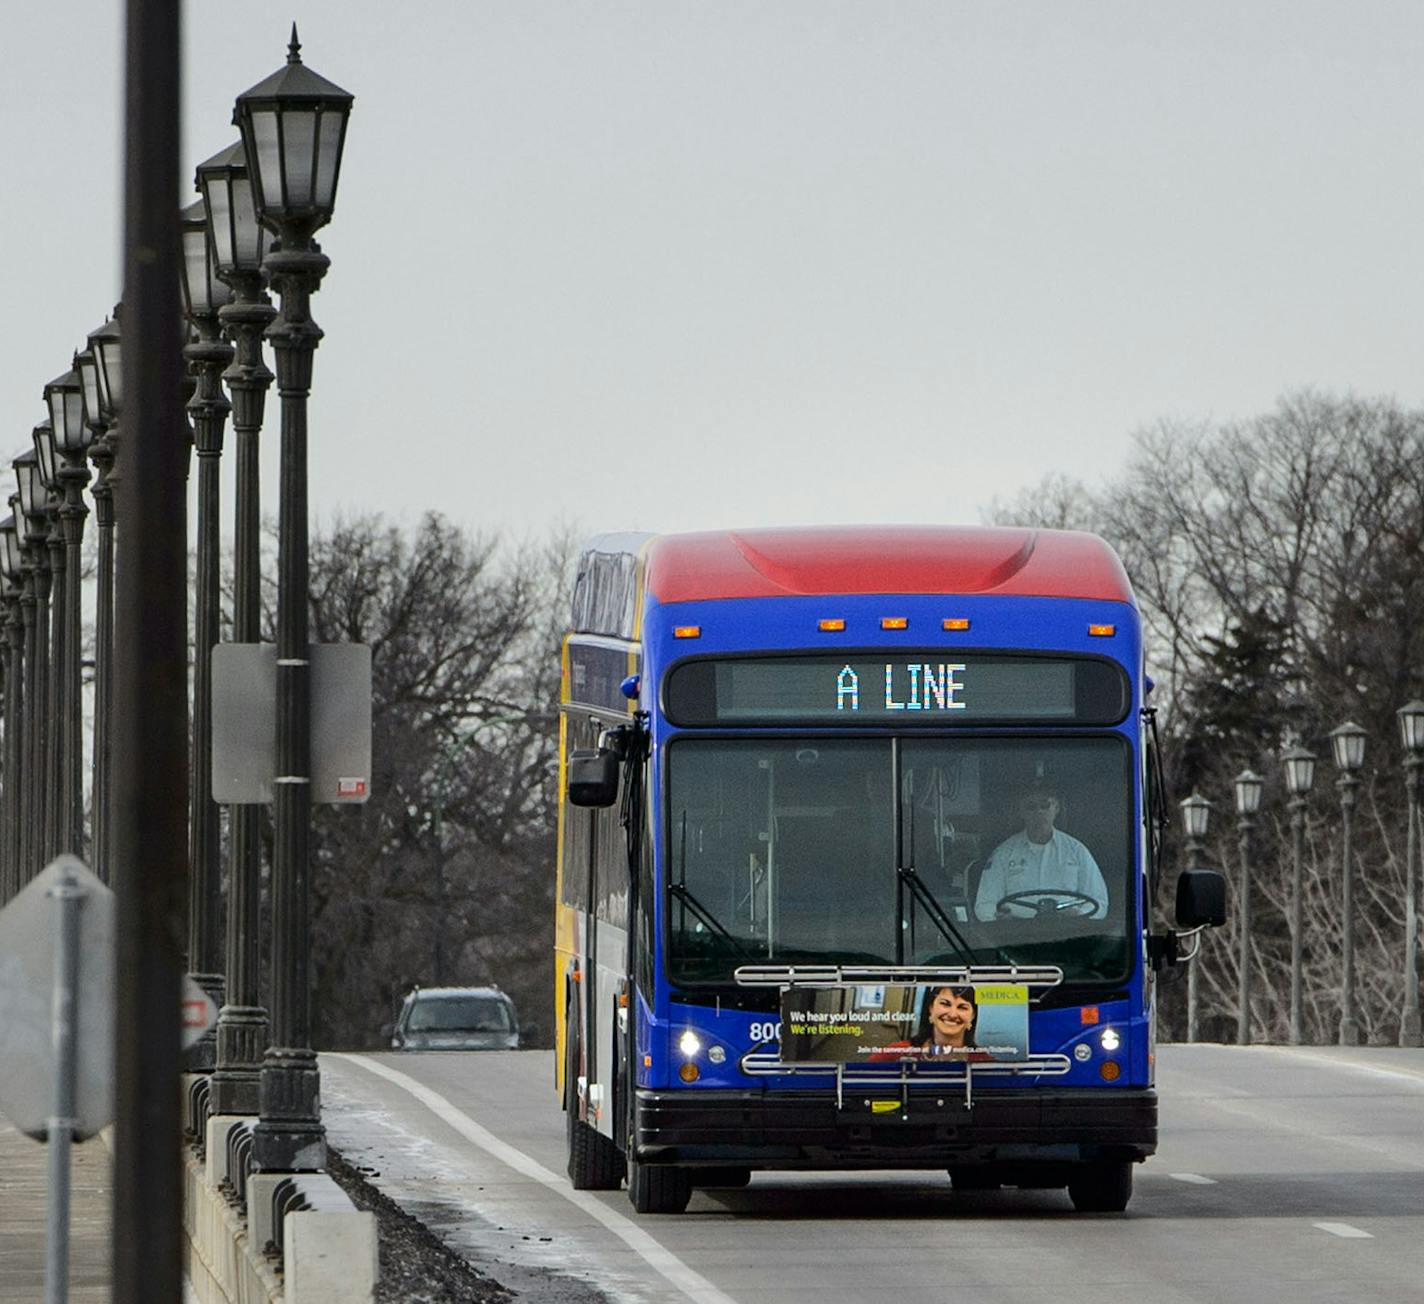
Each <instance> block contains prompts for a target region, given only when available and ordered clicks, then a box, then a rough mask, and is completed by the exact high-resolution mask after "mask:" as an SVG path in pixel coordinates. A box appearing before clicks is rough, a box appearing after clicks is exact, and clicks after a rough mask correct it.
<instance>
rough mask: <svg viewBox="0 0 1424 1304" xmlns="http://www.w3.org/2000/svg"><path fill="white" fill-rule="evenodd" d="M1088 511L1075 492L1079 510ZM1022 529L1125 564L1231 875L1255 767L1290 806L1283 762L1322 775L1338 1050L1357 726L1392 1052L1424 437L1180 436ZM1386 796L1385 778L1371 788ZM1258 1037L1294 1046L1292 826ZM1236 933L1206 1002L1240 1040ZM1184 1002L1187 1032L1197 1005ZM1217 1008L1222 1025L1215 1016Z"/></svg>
mask: <svg viewBox="0 0 1424 1304" xmlns="http://www.w3.org/2000/svg"><path fill="white" fill-rule="evenodd" d="M1069 490H1071V492H1069ZM993 515H994V517H995V519H998V520H1000V521H1008V520H1011V519H1012V520H1016V521H1017V522H1018V523H1022V524H1029V525H1039V526H1057V525H1064V524H1067V525H1074V526H1078V527H1080V528H1082V527H1083V526H1086V528H1089V529H1093V530H1095V531H1096V532H1097V533H1099V534H1101V535H1103V536H1104V537H1105V538H1107V539H1108V540H1109V541H1110V542H1111V543H1113V544H1114V546H1115V547H1116V548H1117V549H1118V551H1119V552H1120V553H1121V555H1122V557H1123V560H1124V564H1125V565H1126V567H1127V570H1128V574H1129V575H1130V576H1131V578H1132V582H1133V585H1134V588H1135V591H1136V593H1137V596H1138V599H1139V603H1140V605H1141V608H1142V613H1143V622H1144V628H1145V631H1146V637H1147V648H1148V661H1149V667H1150V669H1151V673H1152V674H1153V676H1154V678H1155V679H1156V680H1157V681H1158V684H1159V689H1160V690H1161V691H1160V692H1159V696H1158V699H1157V700H1158V701H1159V704H1160V706H1161V707H1162V714H1163V716H1164V719H1165V723H1166V726H1167V727H1166V730H1165V736H1166V742H1167V749H1168V753H1169V757H1168V760H1169V767H1168V769H1169V774H1170V775H1171V777H1172V778H1173V780H1174V783H1175V788H1176V791H1175V794H1174V795H1175V796H1176V797H1179V798H1180V797H1183V796H1185V795H1186V793H1187V791H1188V790H1189V789H1190V787H1192V786H1200V787H1201V789H1202V791H1203V792H1204V793H1207V794H1208V795H1209V796H1211V797H1213V799H1214V800H1215V801H1216V803H1217V811H1218V814H1217V817H1216V826H1217V827H1216V829H1215V830H1214V832H1215V833H1216V835H1217V840H1216V843H1215V846H1214V850H1215V854H1216V856H1217V859H1218V861H1219V863H1221V864H1222V865H1223V866H1225V867H1227V868H1228V869H1229V870H1230V871H1231V878H1232V881H1233V891H1234V890H1235V882H1234V880H1235V873H1236V871H1235V866H1236V861H1237V852H1236V845H1235V832H1234V822H1233V819H1232V804H1231V778H1232V776H1233V775H1234V774H1235V773H1236V772H1237V771H1238V770H1240V769H1241V768H1243V767H1246V766H1250V767H1252V768H1254V769H1256V770H1258V771H1259V772H1261V773H1262V774H1264V775H1266V776H1267V777H1268V780H1269V781H1270V786H1269V787H1268V790H1267V793H1268V806H1267V811H1268V812H1270V811H1272V810H1278V809H1279V805H1276V806H1274V807H1273V806H1272V805H1271V804H1270V798H1271V797H1272V795H1275V796H1279V795H1280V794H1279V779H1278V769H1279V767H1278V764H1277V761H1276V756H1277V754H1278V752H1279V750H1280V749H1281V747H1282V746H1284V745H1288V744H1290V743H1293V742H1302V743H1304V744H1305V745H1306V746H1309V747H1311V748H1312V750H1314V751H1315V752H1316V753H1317V755H1318V756H1320V758H1321V761H1322V765H1321V767H1320V770H1319V771H1318V778H1317V782H1316V791H1315V792H1314V793H1313V794H1312V797H1311V804H1310V837H1309V841H1308V848H1307V855H1306V869H1305V876H1306V885H1305V889H1304V898H1305V919H1306V922H1305V925H1304V937H1303V941H1304V947H1305V954H1306V957H1307V961H1306V981H1305V991H1306V1006H1307V1011H1308V1019H1309V1022H1310V1029H1311V1032H1312V1034H1313V1036H1314V1037H1315V1038H1316V1039H1329V1038H1330V1037H1332V1036H1333V1029H1334V1026H1335V1022H1336V1021H1337V1019H1338V1002H1339V988H1340V972H1339V953H1340V936H1339V921H1340V895H1341V878H1342V865H1341V858H1340V857H1341V848H1340V845H1339V815H1338V809H1339V808H1338V803H1337V798H1336V795H1335V794H1334V792H1333V791H1332V790H1331V785H1330V776H1331V767H1330V764H1329V756H1330V748H1329V743H1328V739H1327V737H1326V735H1327V734H1328V732H1329V731H1330V729H1332V728H1333V727H1334V726H1335V725H1338V724H1340V723H1342V722H1343V721H1344V720H1346V719H1347V718H1348V719H1354V720H1356V721H1357V722H1358V723H1360V724H1361V725H1363V726H1364V727H1365V728H1366V729H1367V730H1368V732H1369V734H1370V737H1371V740H1372V742H1371V760H1372V762H1373V777H1372V778H1370V779H1369V781H1368V782H1367V786H1366V787H1365V789H1364V790H1363V792H1362V798H1361V805H1360V808H1359V812H1358V816H1357V826H1358V831H1357V837H1356V862H1357V878H1356V883H1357V918H1358V929H1359V931H1358V935H1357V937H1356V971H1357V975H1358V990H1357V1002H1358V1005H1359V1014H1360V1019H1361V1022H1362V1025H1363V1027H1364V1029H1365V1031H1366V1032H1367V1034H1369V1035H1371V1036H1373V1037H1375V1038H1377V1039H1378V1038H1387V1037H1390V1036H1392V1034H1393V1031H1394V1026H1395V1024H1394V1021H1395V1019H1396V1016H1397V1010H1398V1005H1399V992H1400V984H1401V981H1402V978H1401V968H1400V967H1401V961H1402V949H1403V944H1402V936H1403V908H1402V897H1403V882H1404V871H1403V865H1402V861H1403V847H1402V842H1403V832H1404V828H1405V815H1404V811H1403V800H1402V789H1403V784H1402V781H1401V780H1400V769H1399V765H1400V760H1401V757H1400V747H1399V743H1398V740H1397V737H1396V729H1395V722H1394V712H1395V709H1396V708H1397V707H1398V706H1399V705H1400V704H1401V703H1402V702H1404V701H1405V700H1407V699H1408V698H1410V697H1416V696H1420V695H1421V691H1422V690H1424V622H1420V621H1419V620H1418V619H1417V612H1418V611H1419V610H1420V602H1421V599H1424V415H1421V414H1419V413H1414V412H1407V411H1404V410H1402V409H1401V408H1399V407H1398V406H1397V405H1396V404H1394V403H1392V402H1389V401H1384V400H1364V399H1359V398H1355V397H1345V398H1336V397H1330V396H1325V395H1320V394H1316V393H1311V392H1304V393H1298V394H1292V395H1288V396H1286V397H1285V398H1283V399H1282V400H1281V402H1280V403H1279V404H1278V405H1277V407H1276V409H1275V410H1274V411H1272V412H1270V413H1267V414H1265V415H1263V416H1260V417H1257V418H1254V419H1252V420H1248V421H1243V422H1232V423H1228V424H1225V425H1220V426H1213V425H1210V424H1206V423H1196V424H1189V423H1161V424H1159V425H1157V426H1154V427H1151V428H1149V429H1146V430H1143V431H1141V432H1139V433H1138V435H1137V436H1136V438H1135V441H1134V451H1133V454H1132V456H1131V458H1130V460H1129V462H1128V464H1127V466H1126V467H1125V468H1124V470H1123V471H1122V473H1121V474H1120V475H1119V476H1118V477H1117V478H1115V479H1114V480H1113V481H1111V482H1110V483H1108V484H1107V485H1105V486H1104V487H1103V488H1102V489H1100V490H1097V491H1093V492H1088V491H1086V490H1084V489H1083V488H1082V487H1081V486H1071V485H1069V486H1066V487H1065V482H1063V481H1062V480H1061V478H1060V479H1050V480H1049V481H1046V482H1045V483H1044V485H1043V486H1042V487H1041V489H1035V490H1031V491H1029V492H1028V493H1026V494H1023V495H1021V496H1020V497H1019V498H1018V499H1016V500H1014V501H1013V502H1012V503H1009V504H996V506H995V508H994V513H993ZM1367 777H1368V776H1367ZM1252 865H1253V870H1252V891H1253V895H1256V900H1255V906H1256V908H1255V910H1254V911H1253V928H1252V933H1253V936H1252V939H1251V944H1252V964H1253V973H1254V974H1255V975H1257V980H1256V982H1255V984H1254V987H1255V991H1256V996H1257V999H1256V1000H1253V1020H1254V1023H1255V1026H1256V1029H1257V1035H1261V1034H1262V1033H1270V1034H1271V1035H1274V1036H1277V1037H1279V1036H1281V1035H1283V1033H1284V1031H1285V1029H1286V1026H1287V1025H1286V1019H1287V1013H1286V1012H1287V1010H1288V993H1289V956H1290V931H1289V925H1288V920H1289V917H1290V901H1289V894H1290V865H1289V838H1288V837H1287V836H1286V835H1285V832H1284V830H1283V829H1282V827H1281V821H1280V820H1279V819H1278V818H1276V817H1275V816H1274V815H1268V817H1267V818H1265V819H1263V821H1262V824H1261V827H1260V828H1259V829H1258V831H1257V835H1256V837H1255V839H1254V841H1253V852H1252ZM1235 927H1236V924H1235V922H1234V919H1233V921H1232V922H1231V923H1230V924H1229V925H1228V929H1227V930H1226V935H1225V936H1218V937H1216V938H1215V939H1213V940H1212V942H1211V943H1210V944H1209V945H1208V946H1207V947H1206V948H1205V949H1204V953H1203V958H1202V961H1201V979H1202V982H1201V987H1202V992H1203V999H1204V1000H1205V1001H1207V1002H1209V1003H1210V1007H1211V1009H1212V1011H1214V1012H1215V1014H1216V1015H1217V1016H1218V1017H1219V1018H1220V1019H1221V1020H1222V1021H1223V1026H1226V1023H1228V1022H1229V1025H1230V1026H1231V1027H1233V1028H1234V1025H1235V1021H1236V1014H1237V1012H1236V1008H1235V1002H1236V1000H1237V994H1236V993H1237V988H1236V978H1237V973H1236V965H1237V963H1238V961H1237V956H1238V954H1239V951H1238V943H1239V937H1238V938H1236V939H1235V940H1232V938H1231V937H1230V933H1231V930H1232V929H1234V928H1235ZM1166 991H1167V999H1166V1000H1165V1001H1164V1011H1165V1014H1166V1024H1167V1027H1168V1030H1169V1031H1170V1030H1172V1029H1173V1028H1175V1029H1177V1030H1180V1028H1181V1026H1182V1025H1181V1022H1180V1016H1181V1012H1180V1001H1179V990H1178V988H1177V987H1175V986H1172V985H1169V986H1168V987H1167V989H1166ZM1205 1008H1206V1007H1205V1006H1204V1009H1205Z"/></svg>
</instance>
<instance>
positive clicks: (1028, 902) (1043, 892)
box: [994, 887, 1102, 919]
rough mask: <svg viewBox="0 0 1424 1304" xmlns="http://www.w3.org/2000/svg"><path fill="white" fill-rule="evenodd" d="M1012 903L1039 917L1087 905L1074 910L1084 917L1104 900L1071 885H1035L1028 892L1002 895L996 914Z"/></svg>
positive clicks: (997, 903)
mask: <svg viewBox="0 0 1424 1304" xmlns="http://www.w3.org/2000/svg"><path fill="white" fill-rule="evenodd" d="M1012 905H1020V906H1027V907H1028V908H1029V909H1031V910H1032V911H1033V912H1034V914H1035V915H1036V916H1038V917H1039V918H1044V917H1045V916H1048V915H1054V914H1057V913H1058V912H1059V911H1061V910H1068V909H1070V908H1071V907H1073V906H1086V907H1087V909H1085V910H1074V911H1073V914H1074V916H1075V917H1076V918H1079V919H1082V918H1086V917H1087V916H1088V915H1091V914H1092V913H1093V912H1094V911H1095V910H1097V908H1098V907H1099V906H1100V905H1102V902H1101V901H1099V900H1098V898H1097V897H1095V896H1089V895H1088V893H1086V892H1079V891H1077V890H1076V889H1074V888H1071V887H1035V888H1029V889H1028V890H1027V891H1026V892H1010V893H1009V894H1008V895H1007V896H1001V897H1000V898H999V900H998V901H997V902H996V903H995V905H994V914H995V915H996V916H997V915H998V913H999V911H1000V910H1002V909H1003V908H1004V907H1005V906H1012Z"/></svg>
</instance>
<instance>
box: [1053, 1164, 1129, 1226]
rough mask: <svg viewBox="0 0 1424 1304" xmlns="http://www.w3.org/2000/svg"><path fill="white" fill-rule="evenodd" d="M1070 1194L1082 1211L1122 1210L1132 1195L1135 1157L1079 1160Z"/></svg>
mask: <svg viewBox="0 0 1424 1304" xmlns="http://www.w3.org/2000/svg"><path fill="white" fill-rule="evenodd" d="M1068 1198H1069V1199H1070V1200H1072V1201H1073V1207H1074V1208H1075V1209H1076V1210H1077V1211H1078V1212H1079V1213H1121V1212H1122V1211H1123V1210H1124V1209H1126V1208H1127V1202H1128V1201H1129V1200H1131V1199H1132V1163H1131V1161H1129V1160H1126V1159H1110V1160H1103V1161H1099V1162H1097V1163H1088V1164H1079V1165H1078V1166H1077V1169H1076V1171H1075V1172H1074V1174H1073V1176H1072V1177H1070V1178H1069V1179H1068Z"/></svg>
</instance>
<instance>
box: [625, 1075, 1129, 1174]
mask: <svg viewBox="0 0 1424 1304" xmlns="http://www.w3.org/2000/svg"><path fill="white" fill-rule="evenodd" d="M636 1127H637V1145H638V1158H639V1160H640V1162H644V1163H650V1164H692V1165H719V1164H721V1165H732V1166H745V1167H751V1168H779V1169H786V1168H842V1169H845V1168H954V1167H958V1166H980V1165H1001V1166H1006V1167H1009V1168H1013V1167H1015V1166H1023V1167H1024V1168H1025V1170H1026V1171H1027V1170H1029V1169H1032V1168H1033V1167H1034V1166H1035V1165H1050V1166H1051V1165H1054V1164H1072V1163H1082V1162H1091V1161H1095V1160H1110V1159H1116V1160H1141V1159H1145V1158H1146V1157H1147V1156H1148V1155H1150V1154H1152V1153H1153V1152H1154V1151H1155V1150H1156V1149H1157V1093H1156V1091H1154V1090H1153V1089H1152V1088H1150V1087H1144V1088H1130V1089H1113V1090H1099V1089H1093V1088H1087V1089H1081V1088H1080V1089H1073V1088H1059V1089H1056V1090H1055V1089H1047V1090H1045V1089H1042V1088H1034V1089H1006V1090H996V1091H976V1092H975V1093H974V1095H973V1103H972V1108H969V1109H966V1108H965V1094H964V1089H963V1087H962V1085H961V1086H960V1087H959V1089H958V1090H955V1089H954V1088H953V1087H951V1086H950V1085H949V1084H946V1088H945V1090H944V1091H943V1092H936V1091H931V1092H925V1091H922V1090H917V1091H915V1092H913V1093H911V1094H910V1095H909V1098H908V1100H903V1099H901V1098H900V1097H898V1096H887V1095H886V1094H885V1093H883V1092H881V1093H872V1092H869V1091H860V1092H857V1091H853V1090H850V1089H849V1088H847V1090H846V1091H845V1092H844V1094H843V1096H842V1098H841V1100H840V1102H839V1104H838V1103H837V1100H836V1095H835V1092H834V1091H827V1090H804V1091H802V1090H784V1091H783V1090H765V1089H760V1090H758V1089H753V1090H718V1089H707V1090H695V1089H692V1090H685V1091H656V1090H648V1089H640V1090H639V1091H638V1095H637V1115H636Z"/></svg>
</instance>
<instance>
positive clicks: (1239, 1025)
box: [1236, 815, 1252, 1046]
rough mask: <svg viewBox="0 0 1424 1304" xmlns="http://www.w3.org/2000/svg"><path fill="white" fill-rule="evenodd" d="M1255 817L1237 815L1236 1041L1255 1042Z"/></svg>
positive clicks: (1243, 1042) (1245, 1044) (1245, 1043)
mask: <svg viewBox="0 0 1424 1304" xmlns="http://www.w3.org/2000/svg"><path fill="white" fill-rule="evenodd" d="M1251 825H1252V821H1251V817H1250V816H1249V815H1239V816H1237V851H1238V853H1239V855H1240V860H1241V891H1240V898H1241V900H1240V903H1239V905H1240V909H1239V915H1240V918H1239V920H1238V925H1239V927H1240V929H1241V939H1240V941H1241V949H1240V972H1239V973H1238V974H1237V977H1236V982H1237V987H1236V991H1237V997H1236V1000H1237V1006H1238V1009H1237V1013H1236V1044H1237V1045H1238V1046H1249V1045H1250V1044H1251Z"/></svg>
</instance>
